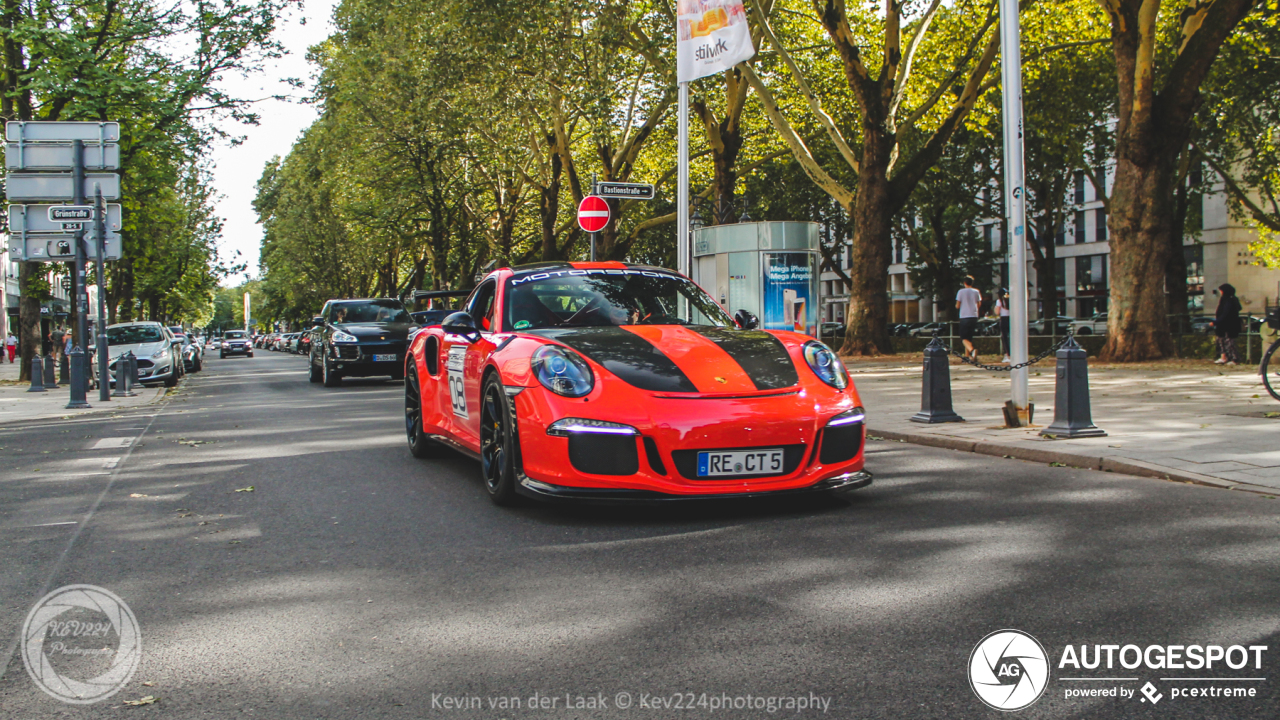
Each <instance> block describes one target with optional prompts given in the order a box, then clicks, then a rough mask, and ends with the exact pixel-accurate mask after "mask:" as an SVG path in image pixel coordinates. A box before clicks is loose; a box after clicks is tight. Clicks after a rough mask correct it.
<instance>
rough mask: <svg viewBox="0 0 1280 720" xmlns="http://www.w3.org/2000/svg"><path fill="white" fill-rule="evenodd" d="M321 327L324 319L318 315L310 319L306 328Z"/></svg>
mask: <svg viewBox="0 0 1280 720" xmlns="http://www.w3.org/2000/svg"><path fill="white" fill-rule="evenodd" d="M321 325H324V318H323V317H321V316H319V315H317V316H315V317H313V318H311V321H310V322H308V323H307V327H320V326H321Z"/></svg>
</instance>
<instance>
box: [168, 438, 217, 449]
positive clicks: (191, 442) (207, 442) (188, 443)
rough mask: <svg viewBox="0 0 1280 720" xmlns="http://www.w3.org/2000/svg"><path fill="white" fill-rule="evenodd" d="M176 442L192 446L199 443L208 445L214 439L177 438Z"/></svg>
mask: <svg viewBox="0 0 1280 720" xmlns="http://www.w3.org/2000/svg"><path fill="white" fill-rule="evenodd" d="M176 442H177V443H178V444H179V445H188V446H190V447H195V446H197V445H208V444H209V443H210V442H212V441H211V440H187V439H185V438H183V439H180V440H177V441H176Z"/></svg>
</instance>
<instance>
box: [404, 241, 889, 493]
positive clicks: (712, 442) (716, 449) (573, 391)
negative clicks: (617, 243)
mask: <svg viewBox="0 0 1280 720" xmlns="http://www.w3.org/2000/svg"><path fill="white" fill-rule="evenodd" d="M744 326H745V327H744ZM754 326H755V318H754V317H751V316H750V315H749V314H746V313H739V320H738V321H735V320H734V319H732V318H730V317H729V316H728V315H727V314H726V313H725V312H724V310H722V309H721V308H720V306H719V305H717V304H716V302H715V301H714V300H712V299H711V298H710V297H709V296H708V295H707V294H706V293H705V292H703V291H702V289H701V288H699V287H698V286H697V285H695V284H694V283H693V282H691V281H689V280H688V279H687V278H685V277H683V276H681V275H679V274H676V273H674V272H671V271H669V270H663V269H660V268H655V267H647V266H641V265H627V264H623V263H617V262H597V263H539V264H536V265H525V266H521V267H516V268H503V269H500V270H496V271H494V272H492V273H490V274H489V275H488V276H487V277H485V279H484V280H483V281H482V282H481V283H480V284H479V285H478V286H476V289H475V290H474V291H472V293H471V295H470V297H468V298H467V301H466V304H465V306H464V309H463V310H462V311H460V312H456V313H453V314H451V315H449V316H448V317H446V318H445V319H444V320H443V322H442V324H441V325H434V326H429V327H426V328H424V329H423V330H422V331H420V332H418V333H417V334H416V335H415V336H414V338H413V340H412V342H411V343H410V345H409V354H408V357H407V358H406V366H405V428H406V430H407V433H408V437H409V448H410V449H411V450H412V452H413V454H414V455H415V456H417V457H420V458H425V457H431V456H433V455H435V454H437V453H438V452H439V451H440V450H441V449H442V448H443V447H444V446H449V447H452V448H454V449H457V450H461V451H462V452H464V453H466V454H469V455H472V456H478V458H479V459H480V462H481V466H482V469H483V477H484V481H485V487H486V488H487V489H488V491H489V495H490V497H491V498H492V499H493V501H494V502H496V503H498V504H499V505H505V504H509V503H512V502H514V501H515V500H517V497H518V496H520V495H523V496H528V497H535V498H543V499H577V500H591V501H610V500H671V499H688V498H726V497H742V496H752V495H762V494H778V493H789V492H808V491H833V490H850V489H854V488H859V487H864V486H866V485H869V484H870V483H871V475H870V473H868V472H866V471H865V470H864V469H863V439H864V437H863V436H864V426H863V422H864V416H863V410H862V407H861V402H860V401H859V400H858V393H857V390H855V389H854V387H853V385H852V383H850V381H849V375H848V373H847V372H846V371H845V369H844V366H843V365H842V364H841V363H840V360H839V359H838V358H837V357H836V355H835V353H833V352H832V351H831V350H830V349H828V348H827V347H826V346H825V345H823V344H822V343H820V342H817V341H815V340H814V339H812V338H810V337H806V336H804V335H800V334H797V333H793V332H784V331H762V330H756V329H753V328H754Z"/></svg>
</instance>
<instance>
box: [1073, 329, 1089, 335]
mask: <svg viewBox="0 0 1280 720" xmlns="http://www.w3.org/2000/svg"><path fill="white" fill-rule="evenodd" d="M1076 334H1077V335H1092V334H1093V331H1092V330H1090V329H1089V328H1087V327H1082V328H1080V329H1079V330H1077V331H1076Z"/></svg>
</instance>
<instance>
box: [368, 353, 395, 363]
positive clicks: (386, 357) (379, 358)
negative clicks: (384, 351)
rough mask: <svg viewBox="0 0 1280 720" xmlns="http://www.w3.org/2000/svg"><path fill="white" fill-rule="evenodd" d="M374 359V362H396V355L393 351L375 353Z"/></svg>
mask: <svg viewBox="0 0 1280 720" xmlns="http://www.w3.org/2000/svg"><path fill="white" fill-rule="evenodd" d="M373 361H374V362H395V361H396V356H395V354H394V353H392V354H391V355H374V356H373Z"/></svg>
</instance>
